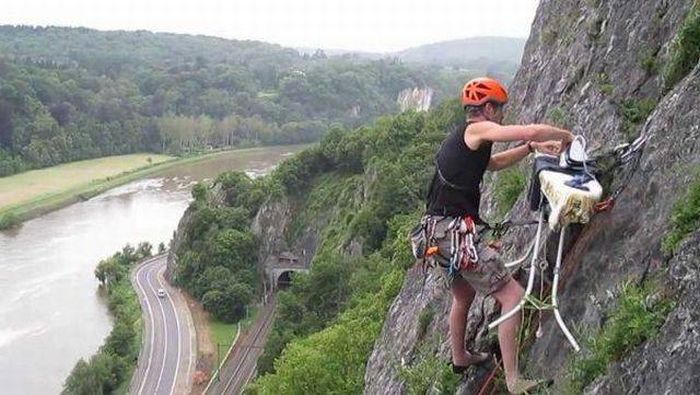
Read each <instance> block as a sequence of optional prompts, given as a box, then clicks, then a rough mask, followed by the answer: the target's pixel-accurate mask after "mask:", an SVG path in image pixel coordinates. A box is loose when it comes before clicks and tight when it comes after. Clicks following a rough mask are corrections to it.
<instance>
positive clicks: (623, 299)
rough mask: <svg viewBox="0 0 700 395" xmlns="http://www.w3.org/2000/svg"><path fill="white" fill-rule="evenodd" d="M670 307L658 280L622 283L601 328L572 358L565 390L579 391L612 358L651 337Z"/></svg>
mask: <svg viewBox="0 0 700 395" xmlns="http://www.w3.org/2000/svg"><path fill="white" fill-rule="evenodd" d="M672 308H673V301H672V299H671V298H670V297H669V295H666V294H664V293H663V290H662V289H661V287H660V286H659V285H658V284H657V283H655V282H649V283H647V284H645V285H643V286H640V285H636V284H631V283H625V284H624V285H623V286H622V289H621V291H620V295H619V298H618V300H617V306H616V307H615V309H613V310H612V311H611V312H610V314H609V316H608V317H607V320H606V322H605V324H604V325H603V328H602V329H601V330H600V332H599V333H598V334H596V336H593V337H591V338H590V339H589V340H588V342H587V343H588V344H587V345H586V349H587V351H586V353H585V354H583V355H581V356H576V357H575V358H574V359H573V360H572V362H571V364H570V366H569V376H568V381H567V382H566V383H565V384H564V386H563V387H564V391H565V392H566V393H568V394H580V393H582V391H583V389H584V388H585V387H586V386H587V385H588V384H590V383H591V382H593V380H594V379H595V378H596V377H598V376H599V375H601V374H603V373H604V372H605V370H606V369H607V368H608V366H609V365H610V364H611V363H612V362H614V361H619V360H620V359H622V358H624V357H625V356H626V355H627V354H628V353H629V352H630V351H631V350H633V349H634V348H635V347H637V346H638V345H640V344H642V343H643V342H644V341H645V340H647V339H650V338H653V337H654V336H655V335H656V334H657V333H658V331H659V328H660V327H661V325H663V323H664V321H665V320H666V316H667V315H668V313H669V312H670V311H671V310H672Z"/></svg>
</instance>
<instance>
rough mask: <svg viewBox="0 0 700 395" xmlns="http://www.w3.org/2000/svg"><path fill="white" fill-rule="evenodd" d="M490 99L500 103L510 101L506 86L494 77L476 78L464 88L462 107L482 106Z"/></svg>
mask: <svg viewBox="0 0 700 395" xmlns="http://www.w3.org/2000/svg"><path fill="white" fill-rule="evenodd" d="M490 101H493V102H496V103H499V104H505V103H506V102H508V92H506V88H504V87H503V85H501V83H500V82H498V81H496V80H494V79H492V78H488V77H481V78H474V79H473V80H471V81H469V82H467V83H466V84H465V85H464V88H462V107H466V106H481V105H483V104H485V103H487V102H490Z"/></svg>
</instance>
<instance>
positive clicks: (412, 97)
mask: <svg viewBox="0 0 700 395" xmlns="http://www.w3.org/2000/svg"><path fill="white" fill-rule="evenodd" d="M432 100H433V89H432V88H413V89H404V90H402V91H401V92H399V97H398V98H397V99H396V102H397V103H398V105H399V108H400V109H401V111H407V110H415V111H428V110H429V109H430V103H431V102H432Z"/></svg>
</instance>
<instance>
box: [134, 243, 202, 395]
mask: <svg viewBox="0 0 700 395" xmlns="http://www.w3.org/2000/svg"><path fill="white" fill-rule="evenodd" d="M165 263H166V255H159V256H157V257H155V258H152V259H150V260H148V261H145V262H143V263H142V264H141V265H140V266H139V267H137V268H136V270H135V271H134V272H133V274H132V277H131V280H132V282H133V284H134V286H135V288H136V291H137V293H138V294H139V300H140V302H141V310H142V312H143V321H144V327H145V331H144V333H143V340H142V347H141V353H140V354H139V361H138V366H137V368H136V371H135V372H134V376H133V377H132V380H131V386H130V388H129V393H131V394H148V395H151V394H188V393H189V392H190V389H191V387H192V381H191V377H192V374H193V372H194V364H195V358H196V356H195V353H196V350H195V347H196V345H195V343H196V336H195V330H194V326H193V324H192V316H191V315H190V311H189V309H188V308H187V303H186V302H185V300H184V298H183V297H182V296H181V295H180V293H179V292H178V291H177V290H176V289H175V288H173V287H171V286H170V285H169V284H168V283H167V282H166V281H165V279H164V278H163V273H164V272H165ZM159 288H162V289H164V290H165V293H166V295H165V297H158V295H157V291H158V289H159Z"/></svg>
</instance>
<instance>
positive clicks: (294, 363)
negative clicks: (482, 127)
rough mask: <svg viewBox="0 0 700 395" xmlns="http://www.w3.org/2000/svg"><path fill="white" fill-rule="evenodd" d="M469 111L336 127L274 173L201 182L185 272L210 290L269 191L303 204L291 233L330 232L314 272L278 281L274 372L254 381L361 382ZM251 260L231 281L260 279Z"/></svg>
mask: <svg viewBox="0 0 700 395" xmlns="http://www.w3.org/2000/svg"><path fill="white" fill-rule="evenodd" d="M462 116H463V115H462V111H461V109H460V107H459V105H458V104H457V103H456V102H454V101H449V102H446V103H444V104H443V105H441V106H440V107H438V108H437V109H435V110H433V111H431V112H429V113H414V112H408V113H403V114H400V115H398V116H393V117H384V118H380V119H379V120H377V121H376V122H375V123H374V124H372V125H370V126H367V127H362V128H357V129H354V130H351V129H347V128H343V127H336V128H334V129H333V130H332V131H330V132H329V133H328V135H326V136H325V137H324V138H323V140H322V141H321V143H320V145H318V146H315V147H312V148H309V149H307V150H305V151H303V152H302V153H300V154H299V155H297V156H295V157H293V158H292V159H290V160H288V161H286V162H284V163H283V164H281V165H280V166H279V167H278V168H277V169H276V170H275V171H274V172H273V173H272V174H271V175H270V176H267V177H264V178H262V179H258V180H255V181H253V180H250V179H247V177H245V176H244V175H242V174H240V173H225V174H223V175H221V176H220V177H219V179H218V181H217V182H216V183H214V186H213V187H210V188H207V187H203V186H202V187H199V188H196V189H195V191H194V192H193V193H194V194H195V197H196V202H195V203H194V204H193V206H192V208H191V221H190V224H189V225H188V226H187V227H186V229H184V232H183V235H184V236H183V238H184V241H183V244H182V247H181V248H180V249H179V251H178V265H177V268H176V279H177V281H178V282H180V283H181V284H183V285H184V286H185V287H186V288H188V289H190V290H191V291H193V292H194V293H195V295H196V296H197V297H199V298H202V297H203V295H204V294H205V293H206V292H209V291H208V290H207V289H208V288H210V287H215V286H218V285H216V284H218V283H219V279H220V278H221V276H209V275H207V274H206V273H210V272H211V271H212V270H215V268H216V265H220V266H225V265H231V263H230V262H233V261H241V260H245V259H246V258H243V257H240V258H236V259H233V258H230V257H229V258H228V259H223V260H221V261H220V263H219V264H217V263H216V262H219V261H218V259H220V256H218V255H216V253H218V252H224V255H226V254H228V255H230V254H233V250H234V249H233V248H232V249H226V248H221V247H220V244H221V243H220V240H219V239H220V235H221V234H222V233H225V232H240V233H246V232H249V231H248V230H247V229H248V227H249V224H250V222H251V220H252V216H253V215H254V213H255V212H257V210H258V207H260V205H261V204H263V202H264V200H265V199H272V200H275V199H288V200H289V201H290V202H292V205H293V207H296V208H298V210H297V211H296V212H294V214H293V215H292V218H293V221H292V224H291V225H290V226H289V228H288V229H286V234H287V238H288V239H289V241H290V242H293V241H294V240H296V239H297V238H299V237H300V236H302V235H303V233H304V232H306V231H307V229H309V228H317V229H318V232H319V243H318V248H317V250H316V253H315V256H314V258H313V262H312V266H311V270H310V272H309V273H308V274H297V275H295V276H294V277H293V280H292V284H291V286H290V287H289V288H288V289H287V290H283V291H280V292H279V295H278V299H277V303H278V306H277V315H276V320H275V324H274V328H273V330H272V333H271V335H270V338H269V341H268V344H267V346H266V350H265V353H264V355H263V357H262V358H261V360H260V362H259V370H260V372H261V373H267V374H265V375H264V376H262V377H261V378H260V379H259V380H258V381H257V382H256V383H255V384H254V385H253V386H252V388H251V389H250V390H251V391H253V392H256V393H273V392H277V393H279V392H284V393H289V392H305V393H307V392H308V393H329V392H335V393H357V392H361V390H362V388H363V382H364V379H363V377H364V367H365V363H366V361H367V358H368V357H369V353H370V352H371V350H372V347H373V344H374V341H375V339H376V337H377V336H378V335H379V332H380V331H381V328H382V325H383V321H384V317H385V315H386V311H387V309H388V308H389V305H390V304H391V302H392V301H393V299H394V297H395V296H396V294H397V293H398V291H399V289H400V288H401V286H402V283H403V278H404V272H405V270H406V269H407V267H408V266H410V265H411V264H412V263H413V258H412V257H411V253H410V250H409V246H408V244H407V243H406V234H407V233H408V231H409V229H410V228H411V227H412V225H413V224H414V223H415V222H416V221H417V220H418V218H419V216H420V213H421V212H422V209H423V204H424V198H423V196H424V194H425V192H426V189H427V186H428V182H429V180H430V177H431V176H432V159H433V155H434V153H435V150H436V149H437V147H438V145H439V143H440V141H441V140H442V138H443V137H444V136H445V133H446V131H448V130H449V129H450V128H451V127H453V126H454V125H456V124H457V123H458V122H459V121H460V118H461V117H462ZM221 196H223V200H224V201H223V202H221V198H220V197H221ZM231 210H236V211H237V212H238V215H239V217H237V218H238V219H237V220H236V221H228V220H225V219H223V218H226V215H224V214H226V213H228V214H230V213H231ZM246 248H247V247H246ZM250 255H251V256H252V255H254V254H250ZM187 256H189V258H188V257H187ZM243 266H244V265H242V266H241V267H238V268H233V269H232V270H233V271H231V279H230V280H228V281H230V283H236V282H239V281H241V279H246V280H244V281H246V283H247V279H250V278H251V277H255V280H256V281H259V277H256V276H254V273H253V269H250V268H252V267H255V265H254V264H253V263H252V262H248V261H246V262H245V267H247V269H245V268H243ZM216 270H220V269H216ZM239 272H242V273H243V275H239V274H238V273H239ZM214 278H216V279H217V280H216V281H215V280H214ZM228 281H227V282H228ZM247 284H248V285H250V286H251V287H252V288H254V289H255V290H256V291H257V292H259V289H258V288H257V286H255V287H253V284H252V283H247ZM198 286H201V287H202V289H198V288H197V287H198ZM222 286H223V285H222ZM238 302H239V301H237V302H236V303H238ZM240 302H244V301H240ZM205 308H209V307H207V306H206V304H205ZM213 312H214V313H215V314H217V313H216V311H213Z"/></svg>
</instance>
